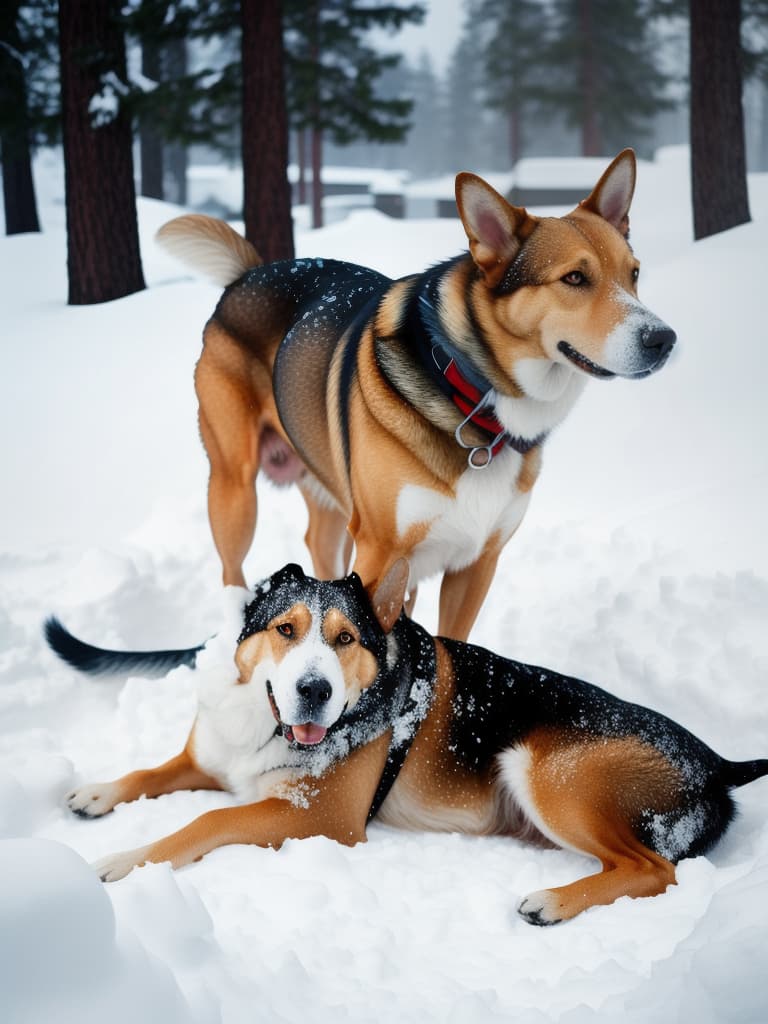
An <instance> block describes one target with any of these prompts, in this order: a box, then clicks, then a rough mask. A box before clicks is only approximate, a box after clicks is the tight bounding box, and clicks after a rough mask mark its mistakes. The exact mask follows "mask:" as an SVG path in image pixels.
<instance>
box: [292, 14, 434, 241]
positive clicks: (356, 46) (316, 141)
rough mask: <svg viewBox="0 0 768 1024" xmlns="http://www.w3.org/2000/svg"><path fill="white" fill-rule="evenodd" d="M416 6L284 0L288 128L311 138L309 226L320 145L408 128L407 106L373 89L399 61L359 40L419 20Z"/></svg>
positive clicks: (317, 194)
mask: <svg viewBox="0 0 768 1024" xmlns="http://www.w3.org/2000/svg"><path fill="white" fill-rule="evenodd" d="M423 15H424V7H423V4H418V3H411V4H407V5H406V6H400V5H399V4H381V3H380V4H376V5H375V6H373V7H371V6H368V5H367V4H365V3H363V2H361V0H285V23H286V51H287V59H288V63H287V72H288V78H287V81H288V104H289V112H290V119H291V124H292V126H293V127H294V128H295V129H296V130H298V131H303V130H308V131H309V133H310V145H309V149H310V154H311V156H310V160H311V165H312V190H313V198H312V211H313V226H314V227H320V226H321V224H322V202H321V200H322V182H321V168H322V147H323V139H324V137H325V136H329V137H330V138H331V139H332V140H333V141H334V142H335V143H336V144H337V145H345V144H347V143H349V142H352V141H353V140H355V139H358V138H367V139H376V140H379V141H382V142H387V141H389V142H394V141H397V140H399V139H402V138H403V136H404V134H405V132H406V131H407V128H408V121H407V118H408V114H409V112H410V110H411V101H410V100H407V99H402V98H383V97H382V96H381V95H380V94H379V93H378V92H377V90H376V84H377V80H378V78H379V76H380V75H381V73H382V71H383V70H384V69H385V68H391V67H395V66H396V65H397V64H398V62H399V61H400V57H399V56H398V55H396V54H383V53H381V52H379V51H378V50H376V49H374V47H373V46H372V45H371V44H370V43H369V42H367V41H366V35H367V33H369V32H370V30H371V29H373V28H390V29H397V28H400V27H401V26H402V25H404V24H406V23H407V22H414V21H420V20H421V18H422V17H423Z"/></svg>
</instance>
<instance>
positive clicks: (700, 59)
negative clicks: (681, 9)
mask: <svg viewBox="0 0 768 1024" xmlns="http://www.w3.org/2000/svg"><path fill="white" fill-rule="evenodd" d="M690 16H691V186H692V194H693V234H694V238H696V239H699V238H706V237H707V236H708V235H714V234H717V233H718V232H719V231H726V230H727V229H728V228H732V227H735V226H736V225H737V224H744V223H745V222H747V221H748V220H749V219H750V216H749V199H748V195H747V161H746V147H745V142H744V111H743V108H742V102H741V90H742V79H741V43H740V30H741V3H740V0H691V3H690Z"/></svg>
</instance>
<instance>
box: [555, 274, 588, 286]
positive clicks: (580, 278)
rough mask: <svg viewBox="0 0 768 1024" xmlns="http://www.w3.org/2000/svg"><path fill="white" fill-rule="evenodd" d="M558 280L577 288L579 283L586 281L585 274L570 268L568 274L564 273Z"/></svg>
mask: <svg viewBox="0 0 768 1024" xmlns="http://www.w3.org/2000/svg"><path fill="white" fill-rule="evenodd" d="M560 280H561V281H562V282H563V284H569V285H571V286H572V287H573V288H578V287H579V286H580V285H583V284H586V283H587V278H586V275H585V274H582V272H581V271H580V270H572V271H571V272H570V274H566V275H565V276H564V277H561V278H560Z"/></svg>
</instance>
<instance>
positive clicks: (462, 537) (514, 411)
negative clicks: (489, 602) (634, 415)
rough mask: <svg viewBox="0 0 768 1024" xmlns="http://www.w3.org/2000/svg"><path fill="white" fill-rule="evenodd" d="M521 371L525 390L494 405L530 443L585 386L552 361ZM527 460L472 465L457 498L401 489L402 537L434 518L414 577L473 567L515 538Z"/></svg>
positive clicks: (416, 555) (525, 496) (509, 457)
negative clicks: (494, 543)
mask: <svg viewBox="0 0 768 1024" xmlns="http://www.w3.org/2000/svg"><path fill="white" fill-rule="evenodd" d="M515 376H516V378H517V380H518V383H519V384H520V386H521V387H522V388H523V390H524V391H525V394H524V395H523V396H522V397H520V398H509V397H502V396H496V398H495V399H494V409H495V412H496V416H497V417H498V419H499V420H500V421H501V423H502V424H503V425H504V426H505V428H506V429H507V430H508V431H509V433H510V434H512V435H513V436H515V437H522V438H525V439H527V440H533V439H534V438H537V437H539V436H540V435H542V434H547V433H548V432H549V431H550V430H552V429H553V428H554V427H556V426H557V424H558V423H560V422H561V421H562V420H563V419H564V418H565V416H566V415H567V414H568V412H569V411H570V409H571V408H572V406H573V404H574V402H575V401H576V399H577V398H578V397H579V395H580V394H581V392H582V390H583V388H584V383H585V378H584V377H583V376H582V375H580V374H578V373H576V372H575V371H573V370H572V369H571V368H570V367H566V366H562V365H560V364H555V363H552V362H550V361H549V360H546V359H524V360H519V361H518V362H517V363H516V364H515ZM522 459H523V457H522V456H521V455H520V454H519V453H518V452H516V451H515V450H514V449H512V448H506V449H504V450H503V451H502V452H500V453H499V455H497V456H496V458H494V460H493V462H492V463H491V465H490V466H488V467H487V468H485V469H479V470H475V469H470V468H467V469H466V470H465V471H464V473H463V474H462V475H461V477H459V480H458V482H457V484H456V487H455V492H454V494H453V496H447V495H445V494H441V493H440V492H438V491H433V490H430V489H429V488H427V487H420V486H415V485H410V484H409V485H406V486H405V487H403V488H402V490H401V491H400V493H399V495H398V499H397V530H398V533H399V535H400V536H401V537H402V536H403V535H404V534H405V533H406V532H407V531H408V529H409V528H410V527H412V526H414V525H415V524H417V523H424V522H427V523H429V532H428V534H427V536H426V537H425V539H424V540H423V541H422V542H421V543H420V544H419V545H418V546H417V547H416V549H415V551H414V552H413V553H412V554H411V556H410V561H411V579H412V580H413V581H414V582H417V581H418V580H420V579H425V578H427V577H428V576H431V575H433V574H434V573H437V572H442V571H444V570H446V569H447V570H449V571H457V570H459V569H463V568H465V567H466V566H468V565H471V564H472V563H473V562H475V561H476V560H477V558H478V557H479V555H480V554H481V552H482V551H483V548H484V547H485V545H486V544H487V543H488V540H489V539H490V538H491V537H492V536H493V535H494V534H497V535H498V540H499V542H500V543H501V544H504V543H506V541H507V540H509V538H510V537H511V535H512V534H513V533H514V531H515V530H516V529H517V527H518V526H519V525H520V523H521V521H522V519H523V516H524V515H525V511H526V509H527V507H528V501H529V499H530V492H527V493H522V492H521V491H520V490H519V489H518V487H517V480H518V477H519V474H520V470H521V467H522Z"/></svg>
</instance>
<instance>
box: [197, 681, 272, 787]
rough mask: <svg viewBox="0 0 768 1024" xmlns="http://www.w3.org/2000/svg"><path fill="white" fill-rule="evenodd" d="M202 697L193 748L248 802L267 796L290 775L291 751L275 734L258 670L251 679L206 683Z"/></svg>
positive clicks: (211, 770) (212, 771)
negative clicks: (238, 681)
mask: <svg viewBox="0 0 768 1024" xmlns="http://www.w3.org/2000/svg"><path fill="white" fill-rule="evenodd" d="M257 677H259V678H257ZM199 698H200V699H199V707H198V714H197V719H196V721H195V732H194V739H193V753H194V757H195V760H196V761H197V763H198V764H199V766H200V767H201V768H202V769H203V771H205V772H207V773H208V774H210V775H213V776H214V777H215V778H216V779H218V780H219V781H220V782H221V783H222V784H223V785H225V786H226V787H227V789H229V790H230V791H231V792H233V793H234V794H235V795H236V796H237V798H238V800H241V801H243V802H247V803H250V802H252V801H256V800H263V799H265V798H266V797H267V796H269V795H270V794H272V793H273V792H274V791H275V789H276V787H279V786H280V785H282V784H283V783H285V782H286V781H287V779H288V778H289V777H290V776H291V771H290V764H288V765H287V764H286V762H287V761H289V759H290V757H291V751H290V748H289V747H288V745H287V743H286V742H285V740H284V739H283V737H282V736H275V735H274V733H275V719H274V717H273V715H272V711H271V709H270V706H269V699H268V697H267V692H266V685H265V680H264V678H263V677H261V674H260V673H258V672H255V673H254V677H253V678H252V679H251V681H250V682H248V683H237V682H235V681H230V682H227V683H223V682H220V683H218V684H215V685H205V686H203V687H201V690H200V695H199ZM278 768H281V769H282V768H287V769H288V770H287V771H276V769H278Z"/></svg>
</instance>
